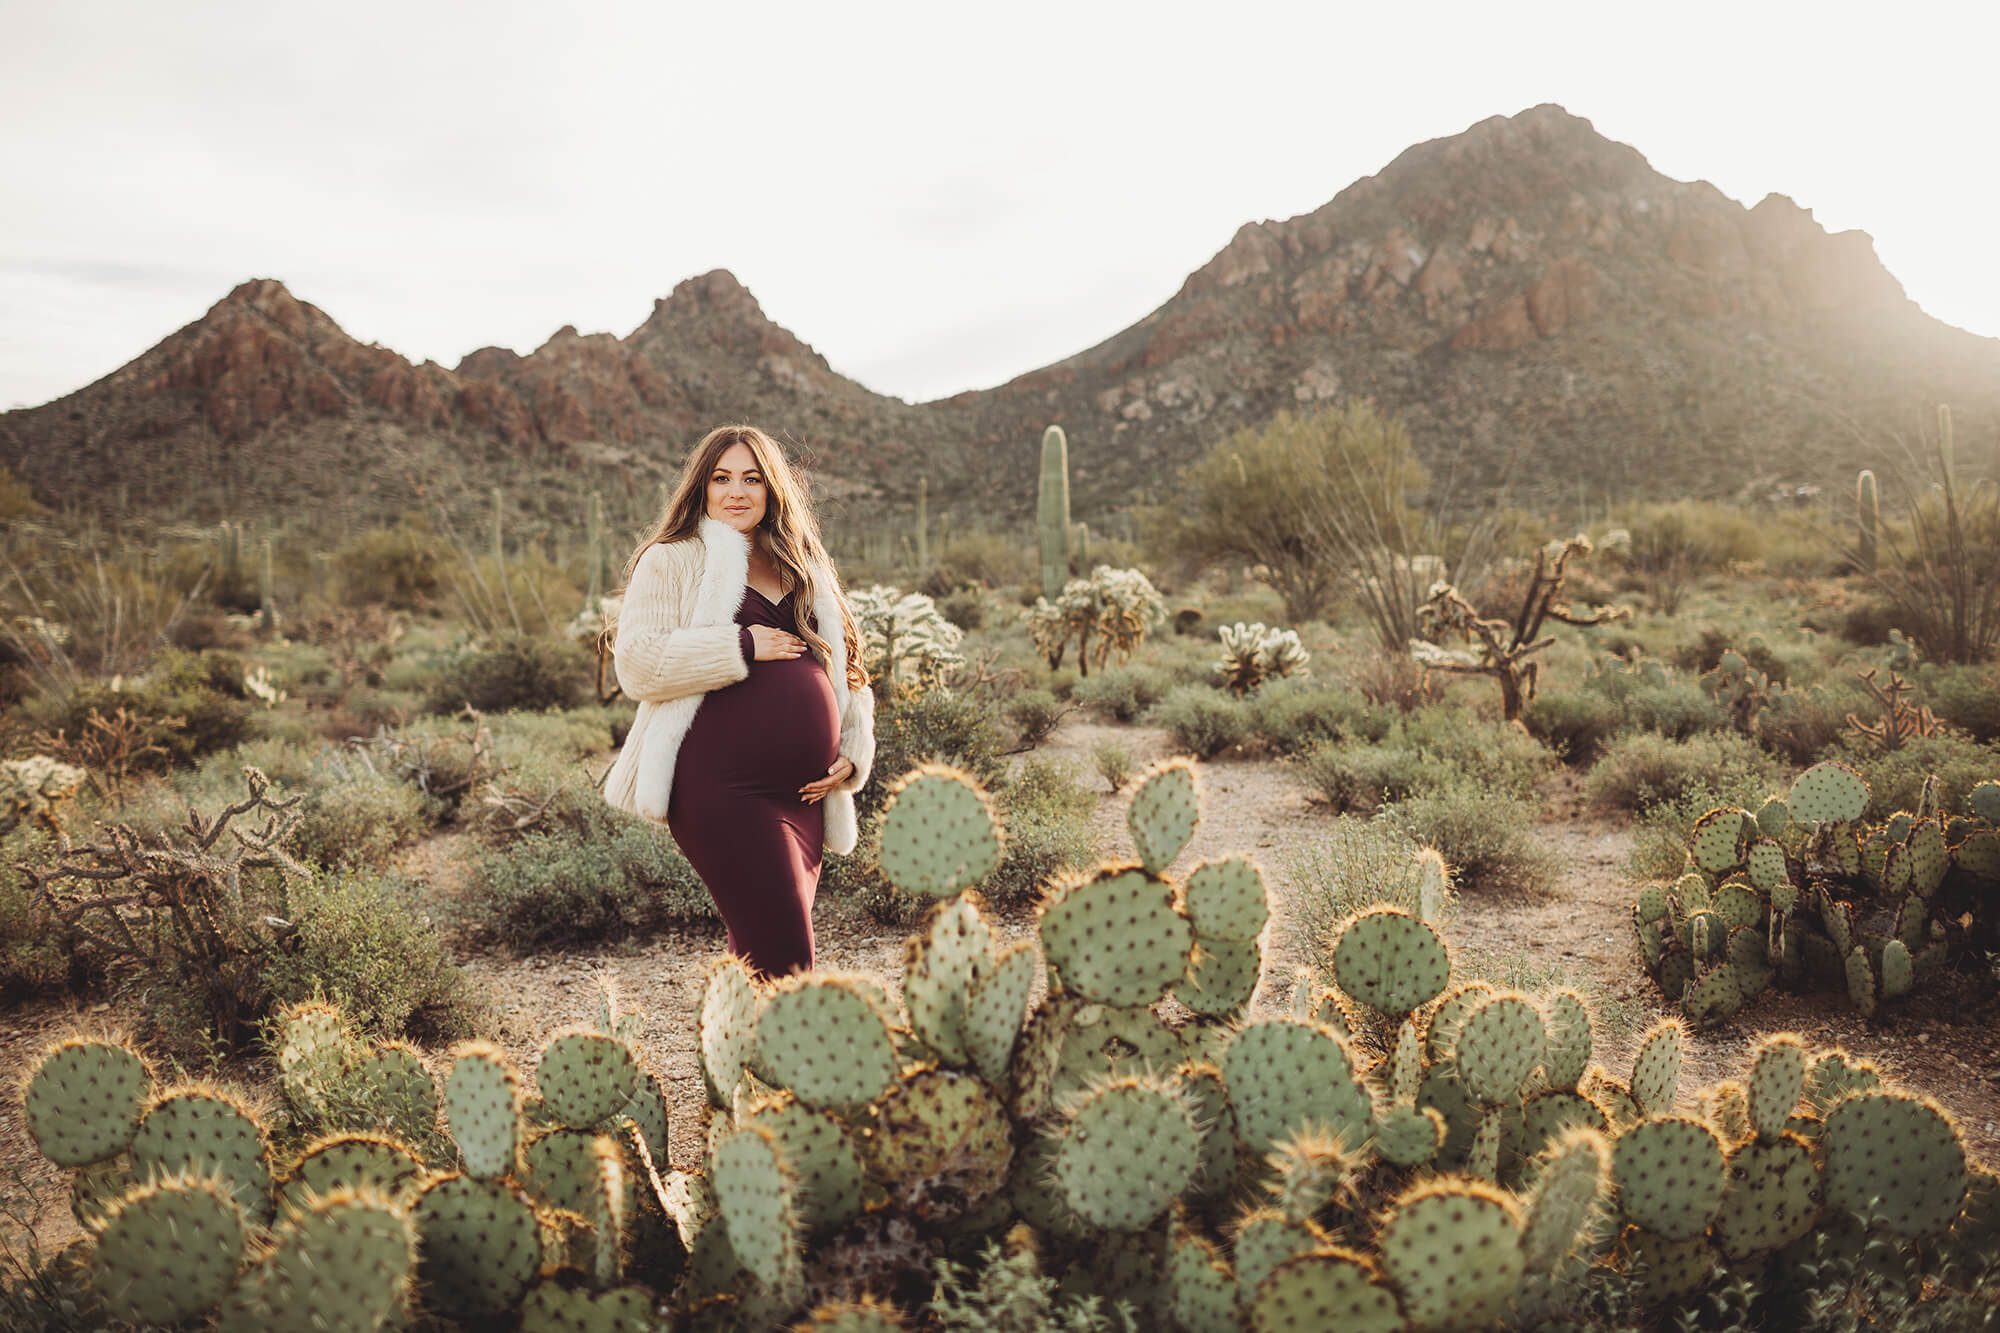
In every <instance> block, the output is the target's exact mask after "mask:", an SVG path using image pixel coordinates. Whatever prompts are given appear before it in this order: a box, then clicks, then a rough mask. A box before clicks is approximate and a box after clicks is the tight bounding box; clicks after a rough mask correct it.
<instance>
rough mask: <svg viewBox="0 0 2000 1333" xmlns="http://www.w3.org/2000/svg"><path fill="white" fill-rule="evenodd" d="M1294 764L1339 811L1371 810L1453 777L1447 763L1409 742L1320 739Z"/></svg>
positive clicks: (1438, 784)
mask: <svg viewBox="0 0 2000 1333" xmlns="http://www.w3.org/2000/svg"><path fill="white" fill-rule="evenodd" d="M1292 763H1293V767H1294V768H1296V770H1297V771H1298V774H1299V776H1300V777H1302V778H1304V779H1305V780H1306V782H1308V783H1309V784H1311V786H1312V787H1313V789H1314V790H1316V791H1317V792H1318V793H1319V794H1320V797H1321V798H1322V799H1323V800H1325V801H1326V803H1327V804H1328V805H1331V806H1332V807H1333V808H1334V809H1335V810H1340V811H1348V810H1359V811H1363V812H1367V811H1373V810H1375V809H1377V808H1379V807H1381V806H1383V805H1386V804H1388V803H1389V802H1391V801H1400V800H1402V799H1403V798H1404V797H1406V796H1409V795H1411V794H1413V793H1415V792H1417V791H1420V790H1431V789H1434V788H1437V787H1440V786H1443V785H1445V784H1447V783H1449V782H1450V781H1451V780H1452V769H1451V767H1450V766H1449V765H1448V764H1446V763H1445V762H1444V761H1442V760H1440V759H1439V758H1437V757H1436V756H1435V755H1430V754H1426V753H1424V752H1423V751H1420V750H1415V749H1411V748H1410V747H1409V746H1406V745H1378V744H1371V743H1368V742H1365V741H1320V742H1318V743H1317V744H1315V745H1312V746H1310V747H1309V748H1308V749H1306V750H1305V752H1304V753H1302V754H1299V755H1297V756H1295V757H1294V759H1293V761H1292Z"/></svg>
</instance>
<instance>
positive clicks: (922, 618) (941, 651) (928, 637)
mask: <svg viewBox="0 0 2000 1333" xmlns="http://www.w3.org/2000/svg"><path fill="white" fill-rule="evenodd" d="M848 603H849V605H850V606H852V607H853V609H854V624H855V628H856V629H857V630H858V631H859V632H860V636H861V655H862V662H863V664H864V665H865V666H866V667H867V668H868V674H869V675H870V676H872V677H874V678H875V679H877V680H881V681H885V682H887V684H888V687H889V689H890V690H891V691H893V692H895V693H897V694H901V695H905V696H908V695H915V694H928V693H930V692H931V691H933V690H945V689H948V688H949V685H950V681H951V676H952V673H953V672H955V671H956V670H958V668H960V667H962V666H964V665H965V658H964V657H963V656H962V655H961V654H960V653H959V651H958V645H959V644H960V642H962V641H963V640H964V638H965V631H964V630H962V629H960V628H959V627H958V626H956V625H954V624H952V623H951V622H950V621H949V620H946V619H945V618H944V615H943V614H942V613H941V612H940V611H939V610H938V609H937V604H936V603H935V602H933V601H932V600H931V599H930V598H928V597H926V596H925V595H924V594H922V593H920V592H910V593H906V592H903V591H902V590H901V589H898V588H888V587H884V586H882V585H881V584H876V585H875V586H874V587H872V588H866V589H863V590H861V591H860V592H855V593H850V594H849V595H848Z"/></svg>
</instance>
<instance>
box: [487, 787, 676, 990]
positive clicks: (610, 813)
mask: <svg viewBox="0 0 2000 1333" xmlns="http://www.w3.org/2000/svg"><path fill="white" fill-rule="evenodd" d="M577 785H578V786H579V787H582V786H583V785H584V784H580V783H579V784H577ZM569 808H570V809H571V811H572V812H573V817H574V822H564V823H561V824H557V825H555V826H553V827H550V828H546V829H538V830H537V831H534V832H530V833H526V834H523V835H522V836H520V837H516V838H513V839H512V840H510V841H508V842H506V843H504V844H503V845H496V846H488V847H484V848H481V849H480V850H479V851H478V852H477V853H475V854H474V856H473V858H472V875H471V882H470V884H469V885H468V887H467V890H466V893H465V895H464V897H463V898H462V899H461V900H460V902H459V903H458V905H457V906H456V908H455V909H454V912H453V915H454V918H455V920H456V922H457V923H458V924H459V926H460V927H461V928H462V929H464V930H465V931H466V932H467V933H468V934H470V935H472V936H473V937H474V938H477V939H480V940H489V941H493V942H496V943H499V944H501V945H503V946H505V947H507V948H509V949H513V950H515V951H517V952H520V953H529V952H533V951H534V950H537V949H542V948H547V947H551V946H555V945H564V944H578V943H584V942H589V941H596V940H606V939H619V938H623V937H625V936H628V935H635V934H640V933H643V932H645V931H648V930H652V929H655V928H657V927H658V926H660V925H662V924H665V923H667V922H671V921H688V920H696V919H700V918H704V917H713V916H714V915H715V906H714V903H713V901H712V900H711V899H710V898H709V896H708V890H707V888H706V886H704V885H703V884H702V882H701V877H700V876H699V875H697V874H696V873H695V871H694V867H693V866H691V865H689V864H688V863H687V858H686V857H684V856H682V855H681V853H680V850H679V849H678V848H677V847H675V846H674V844H673V839H672V838H671V837H669V836H668V834H667V831H666V830H665V829H664V828H660V827H658V826H657V825H654V824H650V823H648V822H647V821H645V820H643V819H640V818H638V817H636V816H633V815H628V814H625V813H623V812H622V811H618V810H614V809H612V808H611V807H610V806H609V805H607V804H605V802H604V800H603V799H602V798H601V797H596V796H595V794H594V793H591V794H588V795H586V794H584V793H583V792H579V794H578V797H577V799H576V801H575V802H574V803H573V805H571V806H570V807H569ZM579 825H581V827H579Z"/></svg>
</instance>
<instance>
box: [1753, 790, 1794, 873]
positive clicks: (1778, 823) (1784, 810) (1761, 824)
mask: <svg viewBox="0 0 2000 1333" xmlns="http://www.w3.org/2000/svg"><path fill="white" fill-rule="evenodd" d="M1791 823H1792V808H1791V807H1790V806H1788V805H1786V804H1785V803H1784V801H1783V800H1782V799H1780V798H1779V797H1776V796H1773V797H1771V798H1770V799H1768V800H1766V801H1765V802H1764V804H1762V805H1760V806H1758V807H1757V831H1758V832H1759V833H1762V834H1763V835H1764V836H1765V837H1767V838H1776V837H1780V836H1782V835H1783V834H1784V832H1785V830H1786V829H1787V828H1790V827H1791ZM1758 887H1759V888H1762V887H1764V886H1763V885H1759V886H1758Z"/></svg>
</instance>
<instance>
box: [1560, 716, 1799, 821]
mask: <svg viewBox="0 0 2000 1333" xmlns="http://www.w3.org/2000/svg"><path fill="white" fill-rule="evenodd" d="M1781 776H1782V775H1781V774H1780V773H1779V771H1778V766H1777V764H1776V763H1774V762H1773V761H1772V759H1771V757H1770V756H1769V755H1767V754H1765V753H1764V752H1763V751H1762V750H1760V749H1759V748H1758V747H1757V745H1756V743H1755V742H1754V741H1751V740H1749V739H1748V738H1746V737H1743V736H1739V735H1737V734H1736V733H1734V732H1714V733H1709V734H1705V735H1700V736H1690V737H1688V738H1687V739H1685V740H1673V739H1670V738H1668V737H1665V736H1661V735H1658V734H1655V733H1652V732H1632V733H1630V734H1628V735H1624V736H1620V737H1619V738H1618V739H1617V740H1615V741H1613V742H1612V743H1611V744H1610V745H1609V746H1608V747H1607V748H1606V749H1605V751H1604V754H1603V756H1602V757H1601V758H1599V759H1598V761H1597V763H1596V764H1595V765H1593V766H1592V768H1591V770H1590V774H1589V776H1588V777H1587V778H1585V779H1584V792H1585V794H1586V795H1587V796H1588V797H1589V799H1590V801H1591V802H1592V803H1593V804H1595V805H1598V806H1601V807H1603V808H1605V809H1608V810H1643V809H1645V808H1646V807H1647V806H1651V805H1658V804H1660V803H1661V802H1673V801H1678V800H1679V799H1680V798H1681V797H1683V796H1685V795H1687V794H1688V793H1689V792H1693V791H1700V790H1704V789H1707V788H1721V789H1731V790H1733V789H1735V788H1737V787H1740V786H1751V787H1755V786H1756V785H1758V784H1760V783H1763V784H1775V783H1776V782H1778V781H1779V780H1780V778H1781Z"/></svg>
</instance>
